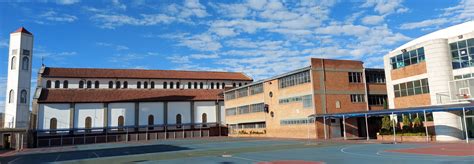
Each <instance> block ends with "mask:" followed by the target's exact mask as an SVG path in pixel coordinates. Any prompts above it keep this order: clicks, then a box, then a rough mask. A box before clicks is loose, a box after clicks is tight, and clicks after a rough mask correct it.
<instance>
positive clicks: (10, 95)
mask: <svg viewBox="0 0 474 164" xmlns="http://www.w3.org/2000/svg"><path fill="white" fill-rule="evenodd" d="M14 99H15V91H13V89H12V90H10V94H8V103H13V100H14Z"/></svg>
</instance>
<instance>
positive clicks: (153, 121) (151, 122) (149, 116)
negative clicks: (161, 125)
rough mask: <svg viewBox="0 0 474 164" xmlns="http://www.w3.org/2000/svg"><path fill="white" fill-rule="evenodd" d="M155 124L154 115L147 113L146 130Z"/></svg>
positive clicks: (151, 128)
mask: <svg viewBox="0 0 474 164" xmlns="http://www.w3.org/2000/svg"><path fill="white" fill-rule="evenodd" d="M154 125H155V117H153V115H151V114H150V115H148V130H153V129H154V127H153V126H154Z"/></svg>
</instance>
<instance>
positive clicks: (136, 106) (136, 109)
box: [135, 102, 140, 131]
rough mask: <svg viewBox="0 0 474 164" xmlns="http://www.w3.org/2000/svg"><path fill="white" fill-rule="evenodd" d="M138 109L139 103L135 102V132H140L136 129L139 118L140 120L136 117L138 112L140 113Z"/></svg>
mask: <svg viewBox="0 0 474 164" xmlns="http://www.w3.org/2000/svg"><path fill="white" fill-rule="evenodd" d="M139 108H140V103H138V102H135V131H139V130H140V128H139V127H138V125H139V118H140V117H138V115H139V112H140V110H139Z"/></svg>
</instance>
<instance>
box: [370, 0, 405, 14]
mask: <svg viewBox="0 0 474 164" xmlns="http://www.w3.org/2000/svg"><path fill="white" fill-rule="evenodd" d="M402 3H403V0H367V1H366V2H365V3H364V4H362V7H374V11H376V12H378V13H379V14H390V13H394V12H406V11H407V9H406V8H405V7H403V5H402Z"/></svg>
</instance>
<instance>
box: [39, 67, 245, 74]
mask: <svg viewBox="0 0 474 164" xmlns="http://www.w3.org/2000/svg"><path fill="white" fill-rule="evenodd" d="M46 68H50V69H51V68H53V69H89V70H91V69H100V70H137V71H176V72H215V73H240V74H244V75H245V73H243V72H230V71H229V72H228V71H207V70H201V71H191V70H170V69H142V68H84V67H82V68H70V67H69V68H68V67H46Z"/></svg>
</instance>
